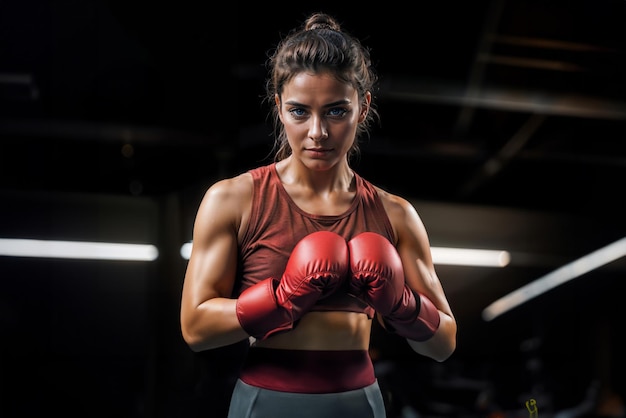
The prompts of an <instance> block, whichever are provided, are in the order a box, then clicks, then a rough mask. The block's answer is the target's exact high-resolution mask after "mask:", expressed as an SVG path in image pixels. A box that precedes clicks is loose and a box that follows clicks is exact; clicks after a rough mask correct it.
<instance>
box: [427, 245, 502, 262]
mask: <svg viewBox="0 0 626 418" xmlns="http://www.w3.org/2000/svg"><path fill="white" fill-rule="evenodd" d="M430 252H431V254H432V256H433V263H434V264H448V265H457V266H478V267H505V266H507V265H508V264H509V263H510V262H511V254H509V252H508V251H502V250H476V249H471V248H444V247H432V248H431V249H430Z"/></svg>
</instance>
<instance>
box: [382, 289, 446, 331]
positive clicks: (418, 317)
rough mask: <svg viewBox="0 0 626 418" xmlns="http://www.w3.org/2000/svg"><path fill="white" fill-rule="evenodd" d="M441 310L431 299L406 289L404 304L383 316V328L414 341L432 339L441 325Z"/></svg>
mask: <svg viewBox="0 0 626 418" xmlns="http://www.w3.org/2000/svg"><path fill="white" fill-rule="evenodd" d="M440 320H441V319H440V317H439V310H438V309H437V307H436V306H435V305H434V304H433V303H432V301H431V300H430V299H428V298H427V297H426V296H424V295H421V294H420V293H417V292H413V291H412V290H411V289H409V288H408V287H405V290H404V295H403V298H402V302H401V303H400V304H399V306H398V307H397V308H396V309H395V310H394V311H393V312H392V313H390V314H389V315H386V316H383V324H382V325H383V327H384V328H385V329H386V330H387V331H389V332H393V333H395V334H398V335H400V336H401V337H404V338H408V339H410V340H413V341H426V340H428V339H430V338H431V337H432V336H433V335H435V332H437V329H438V328H439V323H440Z"/></svg>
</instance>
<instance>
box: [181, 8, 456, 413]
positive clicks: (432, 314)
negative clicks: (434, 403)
mask: <svg viewBox="0 0 626 418" xmlns="http://www.w3.org/2000/svg"><path fill="white" fill-rule="evenodd" d="M268 64H269V67H270V74H269V78H268V82H267V86H266V87H267V99H268V100H269V101H270V102H271V104H272V105H273V106H272V109H273V115H274V117H275V122H276V132H277V139H276V146H277V153H276V161H275V162H273V163H271V164H269V165H266V166H262V167H258V168H256V169H254V170H250V171H248V172H246V173H243V174H240V175H238V176H236V177H233V178H229V179H224V180H220V181H218V182H216V183H215V184H214V185H212V186H211V187H210V188H209V190H208V191H207V192H206V194H205V196H204V198H203V200H202V202H201V204H200V207H199V209H198V213H197V216H196V221H195V225H194V238H193V250H192V253H191V257H190V259H189V264H188V268H187V272H186V276H185V282H184V286H183V293H182V306H181V326H182V333H183V337H184V339H185V341H186V342H187V344H188V345H189V346H190V347H191V349H192V350H194V351H203V350H209V349H213V348H218V347H223V346H226V345H229V344H234V343H237V342H240V341H242V340H245V339H248V340H249V341H250V348H249V349H248V352H247V355H246V359H245V361H244V364H243V365H242V367H241V370H240V375H239V379H238V380H237V383H236V386H235V389H234V393H233V395H232V399H231V404H230V411H229V417H231V418H239V417H272V418H280V417H283V416H284V417H291V416H298V417H309V416H311V417H326V418H328V417H342V418H345V417H356V416H358V417H384V416H385V406H384V402H383V398H382V395H381V392H380V389H379V387H378V383H377V380H376V377H375V375H374V369H373V366H372V361H371V359H370V357H369V354H368V349H369V344H370V333H371V328H372V319H373V318H374V317H377V318H378V321H379V322H380V323H381V324H382V325H383V327H384V328H385V329H386V330H387V331H389V332H390V333H395V334H398V335H400V336H402V337H404V338H406V339H407V342H408V344H409V345H410V346H411V348H412V349H413V350H414V351H415V352H417V353H419V354H421V355H424V356H428V357H430V358H432V359H434V360H436V361H444V360H445V359H447V358H448V357H449V356H450V355H451V354H452V353H453V351H454V350H455V346H456V321H455V319H454V316H453V314H452V311H451V309H450V306H449V304H448V301H447V299H446V296H445V294H444V291H443V288H442V286H441V283H440V281H439V279H438V277H437V274H436V272H435V269H434V266H433V262H432V258H431V253H430V244H429V239H428V235H427V233H426V230H425V228H424V225H423V223H422V221H421V220H420V218H419V216H418V214H417V212H416V210H415V209H414V208H413V207H412V206H411V205H410V204H409V202H408V201H407V200H405V199H403V198H401V197H399V196H395V195H393V194H391V193H388V192H386V191H384V190H382V189H380V188H379V187H376V186H374V185H372V184H371V183H369V182H368V181H366V180H365V179H363V178H362V177H360V176H359V175H358V174H357V173H356V172H354V171H353V170H352V169H351V167H350V157H351V156H353V155H354V154H355V153H356V152H358V143H357V139H358V138H359V137H360V136H361V135H363V134H366V133H367V132H368V129H369V127H370V125H371V123H372V121H373V120H374V119H375V118H376V117H377V116H378V115H377V113H376V110H375V109H374V107H373V103H372V91H373V88H374V85H375V82H376V76H375V73H374V71H373V69H372V68H371V65H370V64H371V63H370V57H369V52H368V50H367V49H366V48H364V47H363V46H362V45H361V43H360V42H359V41H358V40H357V39H355V38H354V37H352V36H351V35H349V34H348V33H346V32H343V31H342V30H341V28H340V26H339V24H338V23H337V22H336V20H335V19H334V18H332V17H331V16H328V15H326V14H322V13H317V14H313V15H311V16H310V17H309V18H308V19H307V21H306V22H305V24H304V26H303V27H302V28H301V29H299V30H294V31H292V32H291V33H290V34H289V35H288V36H287V37H286V38H284V39H283V40H282V41H281V42H280V44H279V45H278V48H277V49H276V50H275V52H274V53H273V55H272V56H271V57H270V59H269V61H268ZM294 411H296V412H294ZM294 414H295V415H294Z"/></svg>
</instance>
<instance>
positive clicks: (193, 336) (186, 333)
mask: <svg viewBox="0 0 626 418" xmlns="http://www.w3.org/2000/svg"><path fill="white" fill-rule="evenodd" d="M180 325H181V327H180V328H181V333H182V337H183V341H185V343H186V344H187V346H188V347H189V348H190V349H191V351H193V352H195V353H198V352H200V351H204V350H206V338H205V337H203V336H202V335H201V334H200V333H199V332H198V331H197V330H195V329H194V327H193V326H192V325H190V324H186V323H185V322H184V321H181V324H180Z"/></svg>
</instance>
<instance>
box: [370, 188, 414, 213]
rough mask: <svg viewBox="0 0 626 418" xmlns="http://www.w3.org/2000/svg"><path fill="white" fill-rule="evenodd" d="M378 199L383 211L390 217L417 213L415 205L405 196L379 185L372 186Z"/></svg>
mask: <svg viewBox="0 0 626 418" xmlns="http://www.w3.org/2000/svg"><path fill="white" fill-rule="evenodd" d="M374 188H375V189H376V192H377V193H378V196H379V197H380V200H381V201H382V202H383V206H384V207H385V211H386V212H387V215H389V216H390V217H398V216H400V217H404V216H406V215H415V214H417V212H416V210H415V207H414V206H413V204H412V203H411V202H409V201H408V200H407V199H406V198H404V197H402V196H399V195H397V194H393V193H390V192H388V191H387V190H385V189H382V188H381V187H379V186H374Z"/></svg>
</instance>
